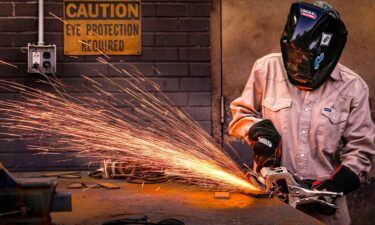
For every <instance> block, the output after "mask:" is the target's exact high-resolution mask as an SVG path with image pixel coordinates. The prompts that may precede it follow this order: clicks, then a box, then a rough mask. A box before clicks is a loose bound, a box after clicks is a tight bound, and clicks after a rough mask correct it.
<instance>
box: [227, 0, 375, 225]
mask: <svg viewBox="0 0 375 225" xmlns="http://www.w3.org/2000/svg"><path fill="white" fill-rule="evenodd" d="M347 34H348V32H347V30H346V27H345V25H344V23H343V22H342V20H341V19H340V15H339V13H338V12H337V11H336V10H335V9H334V8H333V7H332V6H330V5H329V4H328V3H325V2H322V1H318V2H315V3H314V4H308V3H303V2H297V3H293V4H292V5H291V8H290V13H289V15H288V19H287V22H286V25H285V28H284V31H283V33H282V36H281V40H280V45H281V54H280V53H273V54H269V55H267V56H264V57H263V58H260V59H258V60H257V61H256V62H255V64H254V66H253V69H252V71H251V74H250V78H249V80H248V82H247V84H246V87H245V89H244V91H243V93H242V96H241V97H239V98H237V99H236V100H234V101H233V102H232V103H231V111H232V116H233V120H232V121H231V123H230V125H229V132H230V134H231V135H234V136H237V137H241V138H244V139H245V140H246V141H247V142H248V143H249V144H250V145H251V146H252V149H253V159H254V170H255V172H259V171H260V169H261V168H262V167H265V166H267V167H270V166H271V167H272V166H280V165H281V166H284V167H286V168H287V169H288V171H290V173H291V174H293V175H294V176H296V177H299V179H300V181H301V182H304V183H305V185H308V186H309V188H311V189H315V190H326V191H332V192H343V193H344V194H348V193H350V192H352V191H354V190H356V189H358V188H359V187H360V184H361V183H363V182H364V181H365V180H366V175H367V174H368V172H369V171H370V169H371V158H372V156H373V155H374V154H375V125H374V123H373V121H372V119H371V113H370V107H369V90H368V86H367V85H366V83H365V82H364V81H363V79H362V78H361V77H360V76H359V75H357V74H356V73H355V72H353V71H352V70H350V69H348V68H347V67H345V66H344V65H342V64H340V63H338V60H339V58H340V55H341V53H342V51H343V49H344V46H345V43H346V40H347ZM326 201H331V202H334V204H335V205H336V206H337V209H334V210H325V209H324V207H319V206H316V205H314V204H311V205H308V204H307V205H305V206H304V207H302V208H301V210H303V211H304V212H306V213H308V214H310V215H312V216H314V217H316V218H318V219H320V220H322V221H323V222H325V223H327V224H350V216H349V212H348V208H347V204H346V198H345V196H344V197H339V198H336V199H326Z"/></svg>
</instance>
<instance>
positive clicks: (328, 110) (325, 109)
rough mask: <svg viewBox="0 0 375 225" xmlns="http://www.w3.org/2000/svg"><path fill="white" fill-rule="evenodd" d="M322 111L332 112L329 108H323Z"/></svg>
mask: <svg viewBox="0 0 375 225" xmlns="http://www.w3.org/2000/svg"><path fill="white" fill-rule="evenodd" d="M324 111H326V112H332V109H331V108H324Z"/></svg>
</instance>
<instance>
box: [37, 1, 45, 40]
mask: <svg viewBox="0 0 375 225" xmlns="http://www.w3.org/2000/svg"><path fill="white" fill-rule="evenodd" d="M38 21H39V26H38V29H39V31H38V45H44V7H43V0H39V17H38Z"/></svg>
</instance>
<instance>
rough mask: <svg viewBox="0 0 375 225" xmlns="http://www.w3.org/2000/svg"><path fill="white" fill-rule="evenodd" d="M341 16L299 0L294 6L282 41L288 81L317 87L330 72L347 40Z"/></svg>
mask: <svg viewBox="0 0 375 225" xmlns="http://www.w3.org/2000/svg"><path fill="white" fill-rule="evenodd" d="M346 36H347V31H346V29H345V26H344V24H343V23H342V21H341V20H340V19H339V18H334V17H333V16H332V15H331V14H329V13H327V12H326V11H325V10H324V9H322V8H319V7H317V6H314V5H311V4H308V3H303V2H298V3H294V4H292V6H291V9H290V13H289V16H288V21H287V23H286V25H285V28H284V32H283V34H282V37H281V40H280V45H281V52H282V56H283V62H284V67H285V69H286V72H287V75H288V79H289V81H290V82H291V83H292V84H293V85H295V86H297V87H298V88H300V89H304V90H315V89H317V88H319V87H320V86H321V85H322V84H323V83H324V82H325V81H326V80H327V79H328V78H329V77H330V75H331V73H332V71H333V69H334V68H335V66H336V64H337V62H338V59H339V58H340V55H341V52H342V50H343V48H344V46H345V43H346Z"/></svg>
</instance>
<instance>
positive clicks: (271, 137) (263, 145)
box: [248, 119, 281, 173]
mask: <svg viewBox="0 0 375 225" xmlns="http://www.w3.org/2000/svg"><path fill="white" fill-rule="evenodd" d="M248 136H249V139H250V140H251V141H253V142H254V144H253V152H254V155H253V161H254V171H255V172H256V173H259V172H260V170H261V169H262V168H263V167H265V166H269V167H275V166H280V157H281V151H280V152H278V149H279V143H280V135H279V133H278V132H277V130H276V128H275V127H274V125H273V124H272V121H271V120H268V119H266V120H262V121H260V122H257V123H255V124H254V125H253V126H251V127H250V130H249V134H248Z"/></svg>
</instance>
